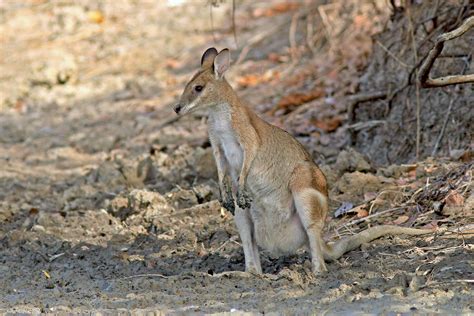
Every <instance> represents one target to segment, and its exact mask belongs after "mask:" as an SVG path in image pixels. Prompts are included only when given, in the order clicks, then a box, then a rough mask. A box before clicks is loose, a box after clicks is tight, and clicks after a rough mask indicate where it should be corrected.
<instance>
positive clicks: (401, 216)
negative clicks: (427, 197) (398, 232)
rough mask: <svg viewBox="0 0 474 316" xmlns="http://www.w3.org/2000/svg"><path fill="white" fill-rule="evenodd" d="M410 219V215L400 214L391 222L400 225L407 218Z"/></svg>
mask: <svg viewBox="0 0 474 316" xmlns="http://www.w3.org/2000/svg"><path fill="white" fill-rule="evenodd" d="M409 219H410V216H408V215H400V216H399V217H398V218H397V219H396V220H394V221H393V222H392V223H393V224H394V225H400V224H403V223H405V222H406V221H407V220H409Z"/></svg>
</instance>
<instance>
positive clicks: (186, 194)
mask: <svg viewBox="0 0 474 316" xmlns="http://www.w3.org/2000/svg"><path fill="white" fill-rule="evenodd" d="M167 197H168V201H169V203H170V204H171V205H172V206H173V207H174V208H177V209H182V208H188V207H192V206H194V205H196V204H198V198H197V196H196V193H195V192H194V191H193V190H179V191H175V192H170V193H168V194H167Z"/></svg>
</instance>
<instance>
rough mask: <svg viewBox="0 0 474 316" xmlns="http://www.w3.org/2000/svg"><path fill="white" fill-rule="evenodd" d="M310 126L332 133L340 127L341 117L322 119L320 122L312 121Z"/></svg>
mask: <svg viewBox="0 0 474 316" xmlns="http://www.w3.org/2000/svg"><path fill="white" fill-rule="evenodd" d="M311 124H313V125H314V126H316V127H317V128H320V129H322V130H323V131H325V132H333V131H335V130H336V129H337V128H338V127H339V126H341V125H342V117H341V116H334V117H332V118H328V119H322V120H318V119H312V120H311Z"/></svg>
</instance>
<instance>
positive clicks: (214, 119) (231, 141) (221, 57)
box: [174, 48, 432, 273]
mask: <svg viewBox="0 0 474 316" xmlns="http://www.w3.org/2000/svg"><path fill="white" fill-rule="evenodd" d="M229 66H230V53H229V50H228V49H223V50H221V51H220V52H219V53H218V52H217V50H216V49H215V48H209V49H208V50H206V52H205V53H204V55H203V56H202V58H201V69H200V70H199V71H198V72H197V73H196V74H195V75H194V76H193V77H192V79H191V80H190V81H189V83H188V84H187V85H186V87H185V89H184V92H183V94H182V96H181V99H180V101H179V103H178V104H177V105H176V106H175V107H174V110H175V112H176V113H177V114H182V115H184V114H187V113H190V112H192V111H194V110H198V109H207V110H208V111H209V119H208V124H209V127H208V131H209V138H210V141H211V146H212V150H213V153H214V157H215V160H216V164H217V171H218V178H219V179H218V180H219V187H220V192H221V203H222V205H223V207H225V208H226V209H227V210H229V211H230V212H231V213H232V214H233V215H234V219H235V223H236V226H237V229H238V231H239V234H240V239H241V241H242V246H243V249H244V255H245V269H246V271H248V272H252V273H262V267H261V265H260V257H259V253H258V246H260V247H262V248H264V249H266V250H268V251H269V252H270V254H272V255H273V256H279V255H283V254H289V253H294V252H295V251H296V250H298V249H299V248H301V247H303V246H306V247H308V248H309V250H310V252H311V263H312V268H313V272H314V273H320V272H324V271H327V268H326V265H325V262H324V260H328V261H330V260H335V259H338V258H339V257H341V256H342V255H343V254H344V253H345V252H347V251H349V250H352V249H355V248H357V247H359V246H360V245H361V244H362V243H366V242H369V241H371V240H373V239H376V238H379V237H381V236H383V235H387V234H408V235H421V234H427V233H430V232H432V231H431V230H422V229H413V228H404V227H398V226H390V225H383V226H377V227H373V228H369V229H367V230H365V231H363V232H361V233H359V234H356V235H354V236H351V237H348V238H346V239H342V240H339V241H337V242H333V243H326V242H325V241H324V240H323V238H322V231H323V227H324V222H325V218H326V215H327V212H328V190H327V184H326V177H325V176H324V174H323V173H322V172H321V170H320V169H319V168H318V166H317V165H316V164H315V163H314V162H313V160H312V158H311V156H310V154H309V153H308V152H307V151H306V150H305V149H304V148H303V146H302V145H301V144H300V143H299V142H298V141H297V140H296V139H295V138H294V137H292V136H291V135H290V134H288V133H287V132H286V131H284V130H282V129H280V128H278V127H276V126H273V125H271V124H270V123H268V122H266V121H264V120H263V119H261V118H260V117H259V116H258V115H257V114H255V113H254V112H253V111H252V110H251V109H250V108H249V107H248V106H247V105H246V104H245V103H244V102H243V101H242V100H241V99H240V98H239V97H238V96H237V94H236V93H235V91H234V90H233V89H232V87H231V86H230V85H229V83H228V82H227V81H226V79H225V78H224V73H225V72H226V70H227V69H228V68H229ZM257 245H258V246H257Z"/></svg>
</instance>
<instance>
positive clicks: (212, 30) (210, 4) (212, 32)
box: [209, 1, 216, 43]
mask: <svg viewBox="0 0 474 316" xmlns="http://www.w3.org/2000/svg"><path fill="white" fill-rule="evenodd" d="M209 18H210V21H211V34H212V40H213V41H214V43H215V42H216V36H215V34H214V17H213V16H212V1H210V2H209Z"/></svg>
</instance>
